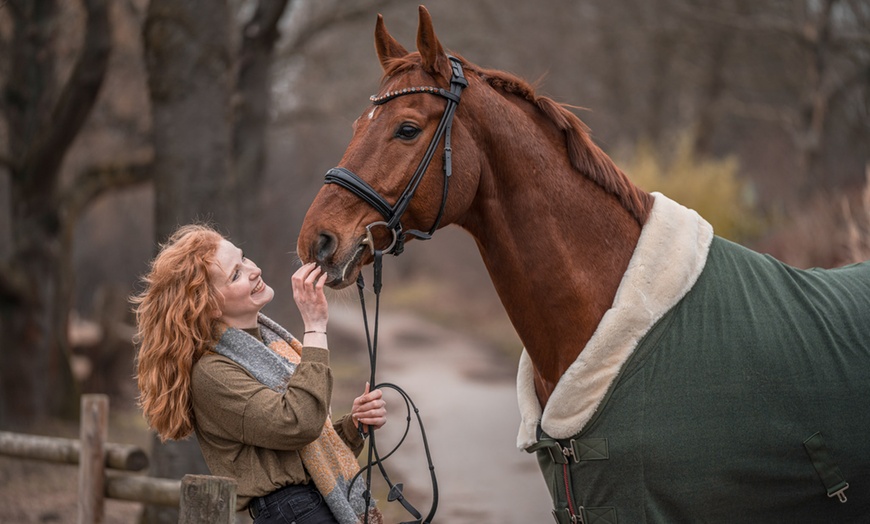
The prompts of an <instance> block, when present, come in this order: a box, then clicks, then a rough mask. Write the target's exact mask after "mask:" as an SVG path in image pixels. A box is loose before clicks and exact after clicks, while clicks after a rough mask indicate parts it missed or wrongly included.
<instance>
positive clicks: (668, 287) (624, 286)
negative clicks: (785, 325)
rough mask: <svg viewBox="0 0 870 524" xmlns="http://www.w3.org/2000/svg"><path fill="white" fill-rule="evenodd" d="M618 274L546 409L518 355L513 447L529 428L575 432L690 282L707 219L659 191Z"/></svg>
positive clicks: (701, 254)
mask: <svg viewBox="0 0 870 524" xmlns="http://www.w3.org/2000/svg"><path fill="white" fill-rule="evenodd" d="M653 196H654V198H655V201H654V204H653V208H652V212H651V214H650V217H649V220H648V221H647V223H646V224H645V225H644V226H643V229H642V230H641V234H640V239H639V240H638V243H637V247H636V248H635V251H634V254H633V255H632V257H631V261H629V264H628V269H627V270H626V272H625V275H623V277H622V281H621V282H620V284H619V288H618V289H617V291H616V297H615V298H614V301H613V306H612V307H611V308H610V309H609V310H608V311H607V312H606V313H605V314H604V317H603V318H602V319H601V322H600V323H599V325H598V328H597V329H596V330H595V333H593V334H592V338H591V339H589V342H588V343H587V344H586V347H585V348H583V351H581V352H580V355H579V356H578V357H577V360H576V361H574V363H573V364H571V366H570V367H569V368H568V370H567V371H566V372H565V374H564V375H562V377H561V378H560V379H559V382H558V384H556V389H555V390H554V391H553V394H552V395H551V396H550V399H549V401H548V402H547V407H546V409H544V410H543V412H542V410H541V405H540V403H539V402H538V398H537V396H536V395H535V384H534V378H533V368H532V361H531V359H530V358H529V355H528V353H527V352H526V350H525V349H524V350H523V353H522V356H521V357H520V363H519V371H518V373H517V397H518V401H519V408H520V416H521V419H522V420H521V422H520V429H519V434H518V435H517V447H519V448H520V449H525V448H527V447H529V446H530V445H532V444H534V443H535V442H536V441H537V438H536V429H537V426H538V424H539V423H540V424H541V427H542V429H543V430H544V431H545V432H546V433H547V434H548V435H550V436H551V437H554V438H568V437H571V436H573V435H576V434H578V433H580V431H581V430H582V429H583V428H584V426H585V425H586V424H587V423H588V422H589V420H590V419H591V418H592V415H593V414H594V413H595V410H596V409H598V406H599V405H600V404H601V401H602V400H603V399H604V396H605V395H606V394H607V391H608V389H609V388H610V386H611V385H612V384H613V383H614V381H615V379H616V377H617V375H618V374H619V371H620V369H622V366H623V365H624V364H625V362H626V361H627V360H628V358H629V357H630V356H631V354H632V353H633V352H634V349H635V347H637V344H638V342H640V340H641V339H642V338H643V337H644V335H646V333H647V332H648V331H649V330H650V329H651V328H652V327H653V325H654V324H655V323H656V322H657V321H658V320H659V319H661V318H662V316H663V315H664V314H665V313H666V312H667V311H668V310H670V309H671V308H672V307H674V306H675V305H676V304H677V302H679V301H680V300H681V299H682V298H683V296H685V294H686V293H687V292H688V291H689V290H690V289H691V288H692V286H693V285H694V284H695V281H696V280H697V279H698V276H699V275H700V274H701V271H702V270H703V269H704V264H705V263H706V261H707V253H708V252H709V250H710V243H711V242H712V240H713V227H712V226H711V225H710V224H709V223H707V221H705V220H704V219H703V218H701V216H700V215H698V213H696V212H695V211H692V210H691V209H688V208H686V207H683V206H682V205H680V204H678V203H676V202H674V201H673V200H670V199H669V198H667V197H665V196H664V195H662V194H660V193H653Z"/></svg>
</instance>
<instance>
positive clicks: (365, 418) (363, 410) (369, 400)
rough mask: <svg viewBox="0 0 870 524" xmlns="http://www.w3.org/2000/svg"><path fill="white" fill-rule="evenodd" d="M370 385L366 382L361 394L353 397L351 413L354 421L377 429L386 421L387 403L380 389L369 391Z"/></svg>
mask: <svg viewBox="0 0 870 524" xmlns="http://www.w3.org/2000/svg"><path fill="white" fill-rule="evenodd" d="M370 387H371V386H370V384H369V383H368V382H367V383H366V388H365V391H364V392H363V394H362V395H360V396H359V397H357V398H356V399H354V401H353V409H352V415H353V419H354V420H355V421H357V422H359V423H361V424H365V425H367V426H371V427H373V428H375V429H378V428H380V427H381V426H383V425H384V424H385V423H386V422H387V403H386V402H385V401H384V399H383V392H382V391H381V390H380V389H376V390H374V391H369V388H370Z"/></svg>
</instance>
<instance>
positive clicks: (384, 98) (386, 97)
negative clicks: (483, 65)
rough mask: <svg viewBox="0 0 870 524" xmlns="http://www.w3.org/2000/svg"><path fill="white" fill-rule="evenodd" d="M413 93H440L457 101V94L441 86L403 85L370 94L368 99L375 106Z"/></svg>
mask: <svg viewBox="0 0 870 524" xmlns="http://www.w3.org/2000/svg"><path fill="white" fill-rule="evenodd" d="M413 93H432V94H433V95H440V96H443V97H444V98H449V99H451V100H454V101H455V102H457V103H459V97H458V96H456V95H455V94H453V93H451V92H450V91H448V90H446V89H444V88H442V87H435V86H419V87H404V88H402V89H397V90H395V91H387V92H386V93H384V94H382V95H381V96H378V95H372V96H370V97H369V100H371V101H372V104H374V105H376V106H377V105H381V104H384V103H386V102H389V101H390V100H392V99H394V98H396V97H397V96H402V95H410V94H413Z"/></svg>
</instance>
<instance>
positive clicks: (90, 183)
mask: <svg viewBox="0 0 870 524" xmlns="http://www.w3.org/2000/svg"><path fill="white" fill-rule="evenodd" d="M153 179H154V171H153V160H152V159H150V158H149V159H148V160H142V161H139V162H133V163H129V164H117V165H103V166H94V167H91V168H88V169H86V170H85V171H84V172H82V173H81V174H80V175H79V176H78V178H77V179H76V182H75V183H74V184H72V185H71V186H70V188H69V189H68V190H67V191H66V192H65V193H64V195H63V196H62V197H61V200H60V204H61V209H64V210H65V212H66V214H67V219H69V220H70V221H71V222H73V223H74V222H75V219H76V218H78V217H79V216H80V215H81V213H82V211H84V210H85V209H87V207H88V206H89V205H90V204H91V203H92V202H94V201H95V200H96V199H97V198H99V197H100V196H102V195H103V194H105V193H108V192H109V191H113V190H117V189H123V188H127V187H132V186H135V185H139V184H144V183H146V182H150V181H152V180H153Z"/></svg>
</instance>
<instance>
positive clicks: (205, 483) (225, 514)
mask: <svg viewBox="0 0 870 524" xmlns="http://www.w3.org/2000/svg"><path fill="white" fill-rule="evenodd" d="M236 486H237V484H236V481H235V479H231V478H227V477H214V476H211V475H185V476H184V478H183V479H181V507H180V508H179V514H178V524H199V523H201V522H209V523H215V524H235V522H236Z"/></svg>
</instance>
